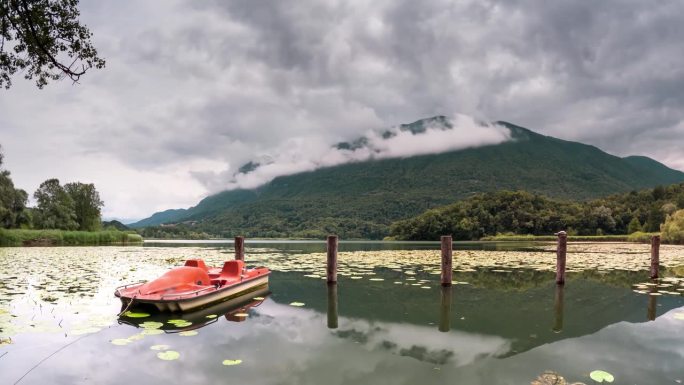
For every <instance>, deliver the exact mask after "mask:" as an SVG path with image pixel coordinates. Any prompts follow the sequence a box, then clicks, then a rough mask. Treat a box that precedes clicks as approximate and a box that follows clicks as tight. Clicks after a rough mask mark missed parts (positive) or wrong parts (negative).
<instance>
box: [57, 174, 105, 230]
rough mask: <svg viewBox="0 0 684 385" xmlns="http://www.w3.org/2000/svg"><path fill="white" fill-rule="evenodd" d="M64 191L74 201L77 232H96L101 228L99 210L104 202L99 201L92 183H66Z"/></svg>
mask: <svg viewBox="0 0 684 385" xmlns="http://www.w3.org/2000/svg"><path fill="white" fill-rule="evenodd" d="M64 191H66V193H67V194H69V196H70V197H71V199H72V200H73V201H74V213H75V214H76V222H77V223H78V230H81V231H96V230H99V229H100V227H101V223H102V220H101V218H100V214H101V211H100V209H101V208H102V206H104V202H102V200H101V199H100V194H99V193H98V192H97V190H96V189H95V185H94V184H92V183H80V182H75V183H67V184H65V185H64Z"/></svg>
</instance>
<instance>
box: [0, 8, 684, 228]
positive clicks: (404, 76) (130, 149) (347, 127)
mask: <svg viewBox="0 0 684 385" xmlns="http://www.w3.org/2000/svg"><path fill="white" fill-rule="evenodd" d="M80 7H81V9H82V17H81V20H82V21H83V22H84V23H86V24H87V25H88V26H89V27H90V28H91V30H92V31H93V33H94V44H95V46H96V47H97V48H98V50H99V51H100V53H101V55H102V56H104V57H105V58H106V59H107V67H106V68H105V69H104V70H100V71H91V72H89V73H88V74H87V75H86V76H84V77H83V78H82V80H81V83H80V84H78V85H72V84H71V83H70V82H67V81H64V82H60V83H54V84H51V85H49V86H47V87H46V88H45V89H43V90H38V89H36V87H35V86H34V85H33V83H32V82H28V81H25V80H23V79H21V78H20V77H15V79H14V86H13V88H12V89H10V90H9V91H7V90H0V144H1V145H2V146H3V149H4V153H5V167H6V168H7V169H9V170H10V171H11V172H12V175H13V179H14V181H15V184H16V185H17V186H18V187H20V188H23V189H25V190H27V191H29V192H30V193H32V192H33V191H34V190H35V189H36V188H37V186H38V184H40V182H42V181H43V180H45V179H48V178H50V177H57V178H59V179H60V180H61V181H62V182H63V183H66V182H70V181H82V182H93V183H95V184H96V186H97V188H98V190H99V191H100V192H101V195H102V198H103V200H104V201H105V204H106V206H105V208H104V213H103V214H104V216H105V217H116V218H120V219H124V220H129V219H137V218H143V217H146V216H149V215H150V214H152V213H153V212H155V211H160V210H164V209H168V208H179V207H188V206H191V205H194V204H196V203H197V201H198V200H199V199H201V198H202V197H204V196H206V195H207V194H209V193H210V192H213V191H217V190H221V189H223V188H228V187H231V186H233V185H234V184H233V185H232V184H231V183H234V181H233V182H231V180H230V176H231V175H232V174H233V173H234V172H235V170H236V169H237V168H238V167H240V166H241V165H242V164H244V163H245V162H247V161H249V160H251V159H255V158H256V159H263V158H265V157H266V158H269V159H275V160H276V163H277V162H278V161H280V160H281V159H284V160H283V162H284V163H283V164H284V166H283V167H282V170H284V171H283V172H288V170H289V171H297V170H300V169H302V167H300V168H296V167H294V168H288V167H287V166H286V165H287V164H290V163H296V164H298V165H299V166H301V162H300V161H301V158H302V157H304V158H306V159H305V160H306V161H309V160H310V159H309V158H307V156H309V155H307V154H310V153H315V154H319V155H320V154H322V153H324V152H325V149H327V148H328V147H329V145H330V144H334V143H336V142H338V141H341V140H349V139H353V138H356V137H358V136H360V135H367V134H368V133H369V132H371V130H377V129H383V128H387V127H391V126H396V125H397V124H401V123H408V122H412V121H415V120H417V119H420V118H424V117H429V116H433V115H438V114H443V115H448V116H452V117H457V118H459V119H463V120H464V121H466V122H470V121H472V120H473V119H475V120H507V121H510V122H513V123H516V124H518V125H522V126H525V127H528V128H530V129H532V130H535V131H537V132H540V133H544V134H547V135H552V136H556V137H560V138H563V139H569V140H577V141H582V142H585V143H589V144H594V145H596V146H598V147H600V148H602V149H603V150H605V151H608V152H610V153H612V154H615V155H620V156H624V155H632V154H641V155H647V156H651V157H653V158H655V159H657V160H659V161H661V162H663V163H665V164H667V165H668V166H670V167H673V168H678V169H680V170H684V150H683V149H684V64H683V62H684V61H683V59H684V23H682V20H684V2H682V1H679V0H677V1H667V0H663V1H657V2H648V1H642V0H635V1H626V0H620V1H614V0H603V1H595V0H586V1H545V0H533V1H515V0H501V1H487V0H473V1H440V0H423V1H415V0H404V1H397V0H389V1H385V0H375V1H367V0H363V1H334V0H321V1H309V0H300V1H282V0H270V1H261V0H244V1H219V0H216V1H199V2H198V1H173V0H159V1H128V0H107V1H104V0H101V1H85V2H83V4H81V6H80ZM468 117H472V118H470V119H469V118H468ZM459 127H460V126H459ZM459 127H456V128H457V129H458V128H459ZM464 127H465V128H463V130H461V132H467V128H468V127H470V126H469V124H466V126H464ZM464 130H466V131H464ZM457 131H458V130H457ZM478 135H479V134H478ZM487 135H489V136H487ZM492 135H493V136H492ZM463 137H464V136H463V135H461V138H463ZM483 137H487V138H490V139H492V138H493V139H492V140H494V141H496V140H500V138H499V139H497V138H498V137H496V133H493V131H489V132H484V133H483ZM464 140H465V142H468V140H467V136H466V138H465V139H464ZM488 140H489V139H488ZM476 142H477V141H476ZM484 142H488V141H487V140H485V141H483V143H484ZM421 145H424V143H423V144H421ZM471 145H472V143H471ZM456 147H457V146H456ZM428 148H432V147H429V146H428ZM437 150H440V149H439V148H435V151H437ZM284 153H288V154H290V155H289V156H288V157H285V158H283V157H282V154H284ZM279 154H280V155H281V156H280V157H279ZM319 155H316V156H319ZM293 159H294V160H295V161H293ZM287 162H290V163H287ZM297 162H299V163H297ZM323 163H324V164H325V162H323ZM299 166H298V167H299ZM314 167H315V166H314ZM303 169H306V167H304V168H303ZM271 171H272V170H271ZM269 175H270V174H269Z"/></svg>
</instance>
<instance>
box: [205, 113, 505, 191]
mask: <svg viewBox="0 0 684 385" xmlns="http://www.w3.org/2000/svg"><path fill="white" fill-rule="evenodd" d="M418 127H419V131H416V130H413V131H412V130H411V129H410V127H409V126H408V125H402V126H394V127H391V128H389V129H385V130H369V131H368V132H366V134H365V135H364V136H362V137H360V138H357V139H355V140H352V141H351V142H343V143H337V144H335V143H330V141H329V140H327V141H326V140H323V139H321V138H317V137H309V138H306V137H304V138H293V139H290V140H287V141H285V142H284V143H283V144H282V145H280V146H279V147H277V148H275V149H274V150H273V151H272V152H269V153H264V154H261V155H260V156H259V157H257V158H255V159H251V160H250V162H249V163H248V164H247V166H249V167H248V169H247V170H244V169H243V170H240V169H233V168H231V169H229V170H225V171H223V172H218V173H216V172H196V173H193V175H194V176H195V178H196V179H197V180H199V181H200V182H201V183H203V184H204V185H205V186H207V188H208V189H209V190H210V191H213V192H217V191H221V190H233V189H238V188H242V189H252V188H256V187H259V186H261V185H263V184H265V183H267V182H270V181H271V180H273V179H274V178H276V177H279V176H284V175H292V174H296V173H300V172H306V171H313V170H316V169H319V168H323V167H331V166H337V165H340V164H345V163H353V162H363V161H368V160H377V159H387V158H404V157H411V156H415V155H425V154H438V153H442V152H447V151H454V150H461V149H465V148H471V147H479V146H484V145H493V144H498V143H501V142H504V141H506V140H509V139H510V131H509V129H508V128H506V127H504V126H501V125H497V124H489V123H482V122H479V121H477V120H476V119H474V118H473V117H470V116H466V115H462V114H456V115H454V116H452V117H451V118H445V119H433V120H428V121H427V122H426V123H425V124H423V125H419V126H418ZM244 166H245V165H240V166H238V167H240V168H243V167H244Z"/></svg>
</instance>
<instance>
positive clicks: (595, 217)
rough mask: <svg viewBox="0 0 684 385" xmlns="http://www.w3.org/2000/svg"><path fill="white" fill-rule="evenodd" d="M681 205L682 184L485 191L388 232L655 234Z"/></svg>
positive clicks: (425, 236) (401, 235)
mask: <svg viewBox="0 0 684 385" xmlns="http://www.w3.org/2000/svg"><path fill="white" fill-rule="evenodd" d="M679 209H684V183H683V184H676V185H671V186H668V187H656V188H654V189H648V190H643V191H639V192H635V191H633V192H629V193H625V194H617V195H611V196H608V197H606V198H601V199H596V200H592V201H588V202H572V201H569V200H561V199H552V198H548V197H545V196H543V195H539V194H531V193H528V192H524V191H501V192H493V193H483V194H478V195H476V196H473V197H471V198H468V199H465V200H463V201H460V202H456V203H454V204H451V205H448V206H445V207H440V208H436V209H432V210H428V211H426V212H425V213H423V214H421V215H419V216H417V217H415V218H411V219H407V220H402V221H398V222H395V223H394V224H392V226H391V235H392V236H393V237H395V238H396V239H404V240H435V239H439V237H440V235H446V234H451V235H453V237H454V239H456V240H474V239H480V238H481V237H484V236H488V235H497V234H502V233H512V234H531V235H549V234H553V233H554V232H557V231H560V230H567V231H568V232H569V233H570V234H577V235H604V234H630V233H633V232H636V231H645V232H657V231H660V225H661V224H662V223H663V222H665V218H666V217H667V215H671V214H673V213H674V212H675V211H677V210H679Z"/></svg>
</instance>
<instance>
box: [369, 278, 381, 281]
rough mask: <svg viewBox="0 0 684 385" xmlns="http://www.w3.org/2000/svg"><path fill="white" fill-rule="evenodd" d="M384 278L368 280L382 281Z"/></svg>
mask: <svg viewBox="0 0 684 385" xmlns="http://www.w3.org/2000/svg"><path fill="white" fill-rule="evenodd" d="M384 280H385V279H384V278H371V279H369V281H384Z"/></svg>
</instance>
